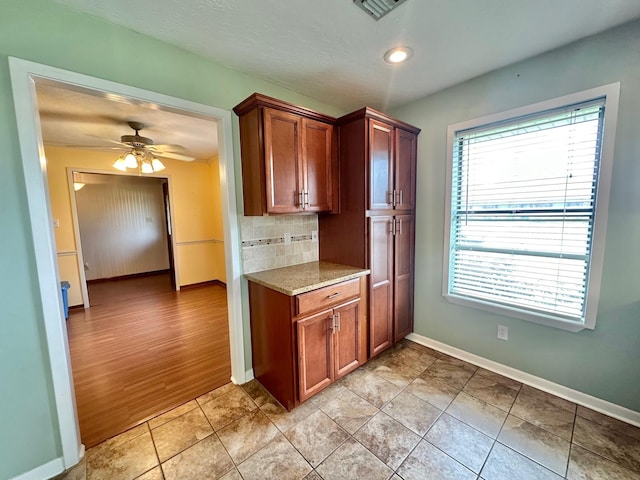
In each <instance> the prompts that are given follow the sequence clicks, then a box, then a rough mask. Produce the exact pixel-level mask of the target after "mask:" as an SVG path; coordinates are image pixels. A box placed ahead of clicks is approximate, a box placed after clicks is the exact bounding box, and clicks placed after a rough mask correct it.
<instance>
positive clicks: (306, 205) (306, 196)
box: [304, 191, 311, 208]
mask: <svg viewBox="0 0 640 480" xmlns="http://www.w3.org/2000/svg"><path fill="white" fill-rule="evenodd" d="M310 206H311V205H309V192H307V191H305V192H304V208H307V207H310Z"/></svg>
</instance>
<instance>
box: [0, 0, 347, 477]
mask: <svg viewBox="0 0 640 480" xmlns="http://www.w3.org/2000/svg"><path fill="white" fill-rule="evenodd" d="M133 52H135V54H133ZM9 56H12V57H17V58H22V59H25V60H29V61H32V62H37V63H41V64H44V65H50V66H53V67H58V68H62V69H66V70H70V71H73V72H78V73H82V74H85V75H91V76H93V77H97V78H102V79H106V80H110V81H113V82H118V83H121V84H124V85H130V86H134V87H138V88H143V89H146V90H150V91H153V92H158V93H162V94H165V95H170V96H173V97H178V98H183V99H185V100H190V101H193V102H198V103H201V104H204V105H210V106H213V107H217V108H221V109H226V110H231V109H232V108H233V107H234V106H235V105H237V104H238V103H240V102H241V101H242V100H243V99H245V98H246V97H248V96H249V95H251V94H252V93H253V92H261V93H264V94H266V95H270V96H273V97H276V98H282V99H283V100H286V101H289V102H292V103H296V104H299V105H303V106H305V107H308V108H311V109H315V110H319V111H322V112H326V113H327V114H330V115H339V114H342V113H345V111H344V110H341V109H340V108H338V107H336V106H335V105H329V104H326V103H323V102H318V101H316V100H314V99H311V98H309V97H306V96H304V95H302V94H299V93H296V92H293V91H291V90H287V89H286V88H283V87H280V86H277V85H275V84H273V83H269V82H267V81H264V80H262V79H259V78H256V77H252V76H249V75H246V74H243V73H239V72H236V71H233V70H230V69H228V68H225V67H223V66H221V65H219V64H217V63H215V62H211V61H209V60H206V59H204V58H202V57H200V56H198V55H195V54H193V53H190V52H187V51H185V50H183V49H180V48H177V47H175V46H172V45H169V44H167V43H164V42H161V41H158V40H156V39H153V38H151V37H147V36H144V35H141V34H138V33H135V32H133V31H131V30H128V29H126V28H122V27H118V26H116V25H114V24H112V23H109V22H106V21H103V20H99V19H97V18H94V17H91V16H89V15H85V14H82V13H78V12H75V11H73V10H71V9H69V8H67V7H64V6H62V5H60V4H57V3H55V2H53V1H51V0H24V1H20V2H3V4H2V15H0V163H1V164H2V175H1V176H0V205H3V206H4V207H3V208H0V222H1V224H2V229H3V230H2V231H3V234H2V235H0V269H1V270H2V272H3V274H2V275H1V276H0V305H2V310H1V314H0V316H1V318H2V321H1V322H0V385H2V392H3V394H2V395H0V425H2V429H1V430H0V480H6V479H10V478H14V477H16V476H18V475H22V474H23V473H25V472H28V471H30V470H32V469H34V468H38V467H41V466H42V465H46V464H48V463H50V462H51V461H52V460H55V459H56V458H60V456H61V454H62V447H61V443H60V429H59V426H58V419H57V416H56V407H55V399H54V395H53V387H52V377H51V366H50V363H49V359H48V348H47V343H46V336H45V327H44V320H43V312H42V304H41V301H40V289H39V285H38V275H37V271H36V263H35V253H34V247H33V244H34V239H33V235H32V230H31V225H30V221H29V210H28V203H27V191H26V186H25V179H24V173H23V170H22V158H21V154H20V143H19V138H18V131H17V125H16V117H15V110H14V106H13V98H12V89H11V82H10V75H9V64H8V57H9ZM232 136H233V148H234V160H235V177H236V178H237V179H238V181H237V185H236V200H237V201H238V202H240V203H239V205H241V201H242V200H241V198H242V196H241V195H242V186H241V180H240V177H241V175H240V168H241V167H240V148H239V134H238V128H237V122H234V124H233V132H232ZM28 160H29V161H33V159H28ZM232 221H236V218H235V217H233V219H232ZM59 247H60V245H58V248H59ZM242 291H243V298H242V300H243V321H244V332H245V335H244V339H245V362H246V364H247V365H251V349H250V336H249V334H248V332H249V319H248V306H247V305H248V301H247V289H246V282H245V283H244V284H243V289H242Z"/></svg>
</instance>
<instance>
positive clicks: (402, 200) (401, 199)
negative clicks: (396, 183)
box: [398, 190, 404, 205]
mask: <svg viewBox="0 0 640 480" xmlns="http://www.w3.org/2000/svg"><path fill="white" fill-rule="evenodd" d="M403 203H404V199H403V198H402V190H400V203H399V204H398V205H402V204H403Z"/></svg>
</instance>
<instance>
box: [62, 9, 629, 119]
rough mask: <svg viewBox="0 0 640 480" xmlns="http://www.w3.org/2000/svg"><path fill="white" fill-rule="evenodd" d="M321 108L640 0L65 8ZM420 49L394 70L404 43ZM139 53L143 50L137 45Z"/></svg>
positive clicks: (397, 87)
mask: <svg viewBox="0 0 640 480" xmlns="http://www.w3.org/2000/svg"><path fill="white" fill-rule="evenodd" d="M55 1H57V2H58V3H61V4H64V5H67V6H69V7H71V8H73V9H76V10H80V11H83V12H86V13H88V14H91V15H95V16H97V17H101V18H104V19H106V20H108V21H110V22H113V23H115V24H119V25H123V26H125V27H128V28H131V29H132V30H135V31H137V32H140V33H143V34H146V35H149V36H152V37H155V38H158V39H160V40H164V41H166V42H168V43H171V44H175V45H178V46H181V47H183V48H185V49H187V50H190V51H192V52H195V53H197V54H200V55H202V56H204V57H206V58H209V59H212V60H214V61H217V62H220V63H222V64H224V65H227V66H229V67H230V68H233V69H235V70H238V71H242V72H246V73H249V74H251V75H254V76H257V77H261V78H264V79H267V80H270V81H272V82H274V83H277V84H279V85H282V86H284V87H288V88H290V89H292V90H295V91H297V92H300V93H303V94H305V95H308V96H310V97H314V98H316V99H318V100H322V101H325V102H327V103H330V104H333V105H336V106H340V107H342V108H344V109H355V108H358V107H361V106H363V105H369V106H372V107H376V108H380V109H383V110H386V109H388V108H391V107H395V106H398V105H402V104H404V103H407V102H410V101H413V100H415V99H417V98H420V97H423V96H425V95H428V94H430V93H434V92H436V91H438V90H441V89H443V88H446V87H448V86H451V85H454V84H456V83H460V82H462V81H464V80H467V79H470V78H473V77H475V76H477V75H480V74H483V73H486V72H488V71H491V70H494V69H496V68H499V67H502V66H504V65H508V64H510V63H513V62H516V61H519V60H522V59H525V58H528V57H531V56H534V55H536V54H539V53H542V52H544V51H547V50H551V49H553V48H556V47H558V46H561V45H564V44H567V43H570V42H572V41H575V40H577V39H580V38H582V37H585V36H588V35H591V34H594V33H597V32H600V31H603V30H606V29H608V28H611V27H613V26H616V25H619V24H622V23H625V22H628V21H631V20H633V19H635V18H639V17H640V0H535V1H527V2H525V1H524V0H408V1H407V2H406V3H404V4H402V5H400V6H399V7H398V8H397V9H396V10H394V11H393V12H391V13H389V14H388V15H387V16H385V17H384V18H382V19H381V20H380V21H378V22H376V21H375V20H373V19H372V18H370V17H369V16H367V14H366V13H365V12H363V11H362V10H361V9H359V8H358V7H357V6H356V5H354V4H353V2H352V0H316V1H311V0H182V1H175V0H136V1H131V0H109V1H104V0H55ZM398 45H408V46H411V47H412V48H413V50H414V55H413V57H412V58H411V60H410V61H409V62H408V63H407V64H405V65H394V66H391V65H387V64H385V63H384V62H383V61H382V55H383V53H384V52H385V51H386V50H387V49H389V48H391V47H394V46H398ZM132 52H135V45H132Z"/></svg>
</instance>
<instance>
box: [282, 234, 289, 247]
mask: <svg viewBox="0 0 640 480" xmlns="http://www.w3.org/2000/svg"><path fill="white" fill-rule="evenodd" d="M282 237H283V238H284V244H285V245H291V234H290V233H285V234H284V235H283V236H282Z"/></svg>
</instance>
